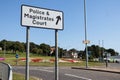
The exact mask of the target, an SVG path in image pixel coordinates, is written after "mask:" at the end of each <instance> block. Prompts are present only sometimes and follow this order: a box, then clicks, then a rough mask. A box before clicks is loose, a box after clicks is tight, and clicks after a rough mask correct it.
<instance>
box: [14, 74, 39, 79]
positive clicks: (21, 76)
mask: <svg viewBox="0 0 120 80" xmlns="http://www.w3.org/2000/svg"><path fill="white" fill-rule="evenodd" d="M13 80H25V76H24V75H23V74H20V73H13ZM30 80H37V79H36V78H34V77H30Z"/></svg>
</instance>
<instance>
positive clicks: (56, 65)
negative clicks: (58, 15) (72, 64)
mask: <svg viewBox="0 0 120 80" xmlns="http://www.w3.org/2000/svg"><path fill="white" fill-rule="evenodd" d="M55 53H56V54H55V80H59V78H58V76H59V74H58V73H59V71H58V30H57V29H56V30H55Z"/></svg>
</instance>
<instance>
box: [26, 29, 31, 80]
mask: <svg viewBox="0 0 120 80" xmlns="http://www.w3.org/2000/svg"><path fill="white" fill-rule="evenodd" d="M29 32H30V27H27V29H26V45H27V48H26V73H25V74H26V75H25V80H29Z"/></svg>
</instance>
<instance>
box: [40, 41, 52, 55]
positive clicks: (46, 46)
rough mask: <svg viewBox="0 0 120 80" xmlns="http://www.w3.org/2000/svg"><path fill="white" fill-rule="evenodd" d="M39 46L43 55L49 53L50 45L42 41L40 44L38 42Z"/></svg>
mask: <svg viewBox="0 0 120 80" xmlns="http://www.w3.org/2000/svg"><path fill="white" fill-rule="evenodd" d="M39 48H40V49H42V50H43V55H46V56H48V55H49V53H50V46H49V45H47V44H45V43H42V44H40V47H39Z"/></svg>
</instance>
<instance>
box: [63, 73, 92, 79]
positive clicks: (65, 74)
mask: <svg viewBox="0 0 120 80" xmlns="http://www.w3.org/2000/svg"><path fill="white" fill-rule="evenodd" d="M65 75H66V76H70V77H76V78H80V79H84V80H92V79H89V78H85V77H80V76H76V75H72V74H65Z"/></svg>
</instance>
